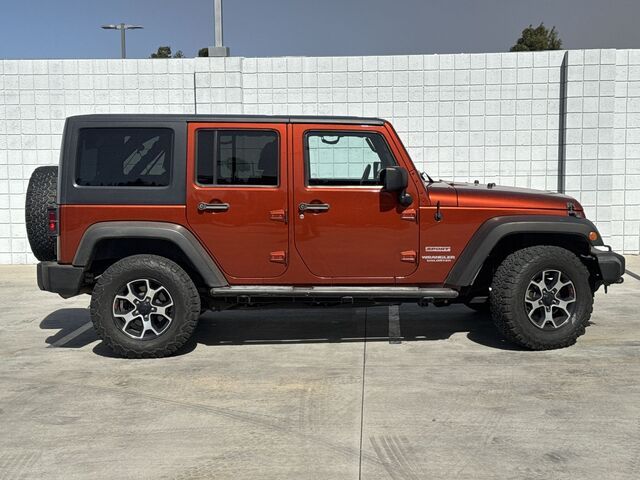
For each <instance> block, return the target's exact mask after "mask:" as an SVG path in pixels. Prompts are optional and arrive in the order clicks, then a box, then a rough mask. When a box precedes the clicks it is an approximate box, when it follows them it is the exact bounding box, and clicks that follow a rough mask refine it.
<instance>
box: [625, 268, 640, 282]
mask: <svg viewBox="0 0 640 480" xmlns="http://www.w3.org/2000/svg"><path fill="white" fill-rule="evenodd" d="M624 273H626V274H627V275H629V276H630V277H631V278H635V279H636V280H640V275H638V274H637V273H633V272H631V271H629V270H625V272H624Z"/></svg>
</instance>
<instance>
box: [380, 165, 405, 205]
mask: <svg viewBox="0 0 640 480" xmlns="http://www.w3.org/2000/svg"><path fill="white" fill-rule="evenodd" d="M380 181H381V183H382V190H384V191H386V192H398V201H399V202H400V205H402V206H405V207H407V206H409V205H411V204H412V203H413V198H411V195H410V194H408V193H407V192H406V190H407V187H408V186H409V172H407V170H406V169H404V168H402V167H387V168H383V169H382V170H380Z"/></svg>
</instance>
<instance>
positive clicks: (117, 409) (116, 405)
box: [0, 257, 640, 480]
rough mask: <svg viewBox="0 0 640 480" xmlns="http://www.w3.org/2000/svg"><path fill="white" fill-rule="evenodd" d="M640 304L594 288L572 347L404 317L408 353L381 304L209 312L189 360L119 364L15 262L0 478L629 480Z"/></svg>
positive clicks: (3, 375)
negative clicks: (533, 346)
mask: <svg viewBox="0 0 640 480" xmlns="http://www.w3.org/2000/svg"><path fill="white" fill-rule="evenodd" d="M628 268H629V270H630V271H631V272H635V273H636V274H640V257H629V258H628ZM639 294H640V280H638V279H635V278H633V277H631V276H630V275H627V276H626V277H625V283H624V284H622V285H617V286H614V287H612V288H611V289H610V291H609V294H608V295H604V292H602V291H600V292H598V294H597V295H596V303H595V309H594V313H593V317H592V321H593V324H592V325H591V326H590V327H589V328H588V330H587V334H586V335H585V336H583V337H582V338H581V339H580V340H579V341H578V344H577V345H575V346H573V347H570V348H568V349H564V350H559V351H551V352H526V351H520V350H518V349H516V348H514V347H513V346H512V345H510V344H507V343H506V342H504V341H502V340H500V338H499V337H498V334H497V332H496V331H495V330H494V328H493V326H492V324H491V322H490V320H489V318H488V317H487V316H484V315H482V314H478V313H475V312H472V311H470V310H468V309H466V308H465V307H462V306H456V307H451V308H443V309H437V308H434V307H429V308H426V309H423V308H419V307H416V306H409V305H405V306H402V307H401V309H400V324H399V329H400V340H401V341H400V342H399V343H394V342H391V341H390V340H389V331H390V326H389V321H388V318H389V317H388V309H387V308H386V307H378V308H369V309H357V310H349V309H325V310H322V309H314V310H284V311H283V310H266V311H255V312H246V311H237V312H224V313H208V314H206V315H205V316H204V317H203V318H202V320H201V322H200V325H199V326H198V329H197V331H196V335H195V338H194V340H193V341H192V342H191V343H190V344H189V345H188V346H187V348H185V349H183V350H182V351H181V352H180V354H179V355H177V356H175V357H172V358H166V359H154V360H125V359H120V358H115V357H114V356H113V355H111V352H110V351H109V350H108V349H107V348H106V347H104V346H103V345H102V344H101V342H99V341H98V340H97V338H96V336H95V334H94V333H93V330H92V329H91V328H89V327H88V323H87V322H89V314H88V311H87V306H88V303H89V297H88V296H83V297H79V298H75V299H71V300H62V299H60V298H59V297H57V296H55V295H52V294H48V293H44V292H40V291H38V290H37V286H36V284H35V269H34V268H33V267H30V266H26V267H25V266H23V267H18V266H3V267H0V304H1V305H2V308H3V316H2V321H1V322H0V425H1V427H0V479H5V478H7V479H9V478H11V479H12V478H34V479H35V478H60V479H73V478H92V479H102V478H104V479H112V478H132V479H133V478H135V479H139V478H166V479H201V478H202V479H204V478H216V479H221V478H233V479H245V478H246V479H253V478H260V479H272V478H273V479H283V478H296V479H305V478H309V479H331V478H335V479H357V478H362V479H392V480H400V479H424V478H435V479H444V478H447V479H448V478H456V479H458V478H460V479H504V478H513V479H522V478H540V479H543V478H544V479H548V478H554V479H564V478H566V479H569V478H572V479H573V478H581V479H591V478H593V479H601V478H616V479H626V478H628V479H632V478H633V479H635V478H637V475H638V472H639V471H640V383H639V381H638V379H639V378H640V332H639V327H640V315H638V311H640V295H639ZM391 330H392V331H394V332H396V333H394V335H396V334H397V326H392V327H391Z"/></svg>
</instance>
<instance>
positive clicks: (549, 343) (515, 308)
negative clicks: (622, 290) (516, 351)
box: [490, 246, 593, 350]
mask: <svg viewBox="0 0 640 480" xmlns="http://www.w3.org/2000/svg"><path fill="white" fill-rule="evenodd" d="M490 302H491V315H492V318H493V320H494V322H495V324H496V326H497V327H498V329H499V330H500V331H501V332H502V334H503V335H504V336H505V337H506V338H507V339H509V340H511V341H512V342H514V343H517V344H518V345H520V346H523V347H525V348H529V349H531V350H548V349H554V348H563V347H567V346H569V345H573V344H574V343H575V342H576V339H577V338H578V337H579V336H581V335H583V334H584V333H585V328H586V326H587V324H588V323H589V318H590V317H591V311H592V309H593V292H592V291H591V287H590V285H589V271H588V270H587V268H586V267H585V266H584V265H583V264H582V262H581V261H580V260H579V259H578V257H576V256H575V255H574V254H573V253H572V252H570V251H568V250H565V249H564V248H560V247H554V246H536V247H529V248H524V249H522V250H518V251H516V252H514V253H512V254H511V255H509V256H508V257H507V258H506V259H505V260H504V261H503V262H502V264H501V265H500V267H498V269H497V270H496V273H495V275H494V278H493V282H492V285H491V295H490Z"/></svg>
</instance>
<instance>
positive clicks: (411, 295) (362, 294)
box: [210, 285, 458, 300]
mask: <svg viewBox="0 0 640 480" xmlns="http://www.w3.org/2000/svg"><path fill="white" fill-rule="evenodd" d="M210 294H211V296H212V297H284V298H292V297H303V298H343V297H352V298H364V299H374V298H376V299H377V298H394V299H399V298H407V299H421V298H424V299H434V300H439V299H453V298H456V297H457V296H458V292H457V291H456V290H453V289H451V288H420V287H378V286H371V287H349V286H346V287H331V286H328V287H292V286H280V285H239V286H231V287H216V288H212V289H211V290H210Z"/></svg>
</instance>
